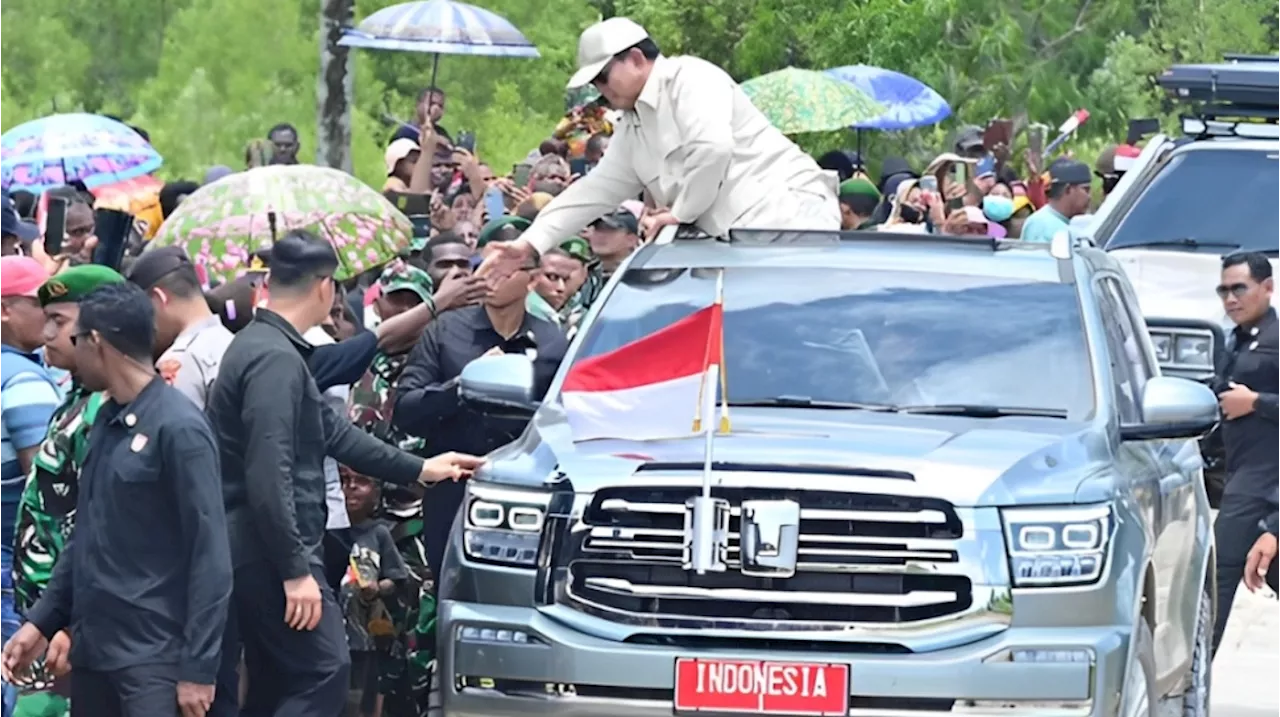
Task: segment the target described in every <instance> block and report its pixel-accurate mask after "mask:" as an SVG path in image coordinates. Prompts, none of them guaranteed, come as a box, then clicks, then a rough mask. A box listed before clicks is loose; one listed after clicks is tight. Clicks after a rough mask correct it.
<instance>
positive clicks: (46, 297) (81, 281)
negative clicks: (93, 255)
mask: <svg viewBox="0 0 1280 717" xmlns="http://www.w3.org/2000/svg"><path fill="white" fill-rule="evenodd" d="M121 283H124V277H123V276H121V275H120V272H118V271H116V270H115V269H112V268H111V267H109V266H103V265H101V264H81V265H80V266H73V267H71V268H70V269H67V270H66V271H63V272H59V273H58V274H55V275H53V276H52V277H50V278H49V280H48V281H46V282H44V283H43V284H41V285H40V290H39V292H38V293H39V298H40V305H41V306H48V305H49V304H59V303H65V302H78V301H80V300H81V299H83V298H84V297H85V296H87V295H88V294H89V293H90V292H92V291H93V290H94V289H97V288H98V287H101V286H106V285H107V284H121Z"/></svg>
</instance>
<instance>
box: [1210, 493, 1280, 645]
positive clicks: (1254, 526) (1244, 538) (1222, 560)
mask: <svg viewBox="0 0 1280 717" xmlns="http://www.w3.org/2000/svg"><path fill="white" fill-rule="evenodd" d="M1275 510H1276V506H1275V505H1274V504H1272V503H1270V502H1268V501H1266V500H1263V499H1262V498H1254V497H1252V496H1247V495H1232V494H1230V493H1228V494H1227V495H1224V496H1223V497H1222V503H1221V505H1220V507H1219V508H1218V519H1217V520H1216V521H1215V522H1214V524H1213V539H1214V543H1215V545H1216V546H1217V551H1218V552H1217V565H1216V566H1215V567H1216V570H1217V578H1218V619H1217V621H1216V622H1215V624H1214V626H1213V651H1214V653H1215V654H1216V653H1217V652H1218V644H1219V643H1221V642H1222V635H1223V633H1224V632H1226V629H1227V618H1229V617H1231V603H1232V602H1233V601H1234V600H1235V597H1236V589H1237V588H1238V587H1239V585H1240V580H1241V579H1243V577H1244V563H1245V559H1246V558H1247V557H1248V556H1249V549H1250V548H1252V547H1253V544H1254V543H1255V542H1257V540H1258V538H1259V537H1260V536H1261V535H1262V527H1261V525H1259V524H1260V523H1261V522H1262V520H1263V519H1264V518H1266V517H1267V516H1269V515H1270V514H1271V513H1273V512H1275ZM1276 563H1277V561H1275V560H1273V561H1271V568H1270V569H1269V570H1268V571H1267V585H1268V586H1270V587H1271V590H1272V591H1273V592H1280V589H1278V588H1277V582H1278V581H1280V566H1277V564H1276Z"/></svg>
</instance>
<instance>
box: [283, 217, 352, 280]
mask: <svg viewBox="0 0 1280 717" xmlns="http://www.w3.org/2000/svg"><path fill="white" fill-rule="evenodd" d="M268 263H269V265H270V267H271V275H272V276H273V277H276V278H277V279H279V280H280V281H281V283H284V284H291V283H293V282H294V281H297V280H298V279H301V278H303V277H305V276H316V277H319V276H325V275H332V274H333V273H334V271H336V270H337V268H338V253H337V251H335V250H334V248H333V245H332V244H330V243H329V242H328V241H326V240H324V239H321V238H320V237H318V236H316V235H315V234H312V233H311V232H309V231H306V230H303V229H295V230H293V231H291V232H289V233H288V234H285V235H284V236H283V237H281V238H280V240H279V241H277V242H276V243H275V244H274V245H272V247H271V258H270V260H269V262H268Z"/></svg>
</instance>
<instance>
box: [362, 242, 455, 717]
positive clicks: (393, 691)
mask: <svg viewBox="0 0 1280 717" xmlns="http://www.w3.org/2000/svg"><path fill="white" fill-rule="evenodd" d="M378 283H379V284H381V287H382V292H383V293H384V294H388V293H391V292H393V291H402V290H408V291H413V292H414V293H417V294H418V295H419V296H420V297H422V298H423V299H424V300H426V301H430V300H431V291H432V283H431V278H430V277H429V276H427V273H426V272H425V271H422V270H421V269H418V268H416V267H412V266H408V265H405V264H403V263H402V262H396V263H395V264H392V265H391V266H390V267H388V268H387V269H386V270H385V271H383V273H382V276H381V277H380V278H379V279H378ZM408 358H409V354H408V353H407V352H406V353H403V354H397V355H390V354H387V353H384V352H382V351H379V352H378V354H377V355H376V356H375V357H374V359H373V363H372V364H371V365H370V367H369V370H368V371H367V372H366V373H365V375H364V377H363V378H361V379H360V382H359V383H357V384H355V385H354V386H353V387H352V389H351V396H350V398H349V399H348V411H349V415H350V418H351V422H352V423H353V424H355V425H356V426H357V427H359V428H361V429H362V430H364V431H366V432H368V433H370V434H372V435H374V436H376V437H378V438H380V439H382V440H384V441H386V442H387V443H390V444H392V445H394V446H397V447H399V448H400V449H401V450H404V451H408V452H410V453H413V454H415V455H421V456H425V455H426V447H427V442H426V441H425V440H424V439H422V438H417V437H414V436H410V435H407V434H405V433H404V432H403V431H400V430H399V429H398V428H396V427H395V426H393V425H392V424H391V412H392V409H393V408H394V406H395V383H396V380H397V379H399V378H400V372H401V371H403V370H404V365H405V362H406V361H407V360H408ZM379 513H380V517H381V518H382V519H383V520H385V521H386V522H387V524H388V527H389V528H390V529H391V537H392V539H393V540H394V541H395V544H396V548H397V549H398V550H399V551H400V556H401V557H402V558H403V559H404V563H405V567H406V568H408V571H409V579H408V580H406V581H404V586H403V588H402V589H401V590H399V591H397V592H396V593H395V594H394V595H392V596H390V597H387V598H386V599H385V601H384V602H385V604H386V607H387V611H388V613H390V615H391V622H392V625H393V627H394V630H395V633H396V639H395V640H393V641H392V643H391V645H390V649H389V651H388V652H387V653H386V654H385V655H384V657H385V658H386V659H384V660H381V663H382V667H383V669H382V674H381V676H380V678H379V682H380V686H381V690H382V694H383V695H385V697H384V703H383V714H387V715H395V716H396V717H402V716H403V717H413V716H414V715H425V714H426V712H427V692H428V689H429V687H430V682H431V673H430V669H429V666H430V663H431V661H432V660H434V659H435V614H436V603H435V577H434V576H433V575H432V574H431V570H430V568H428V567H427V557H426V544H425V543H424V542H423V539H422V493H421V491H420V490H415V489H411V488H405V487H402V486H397V485H392V484H389V483H384V484H383V485H382V505H381V506H380V509H379Z"/></svg>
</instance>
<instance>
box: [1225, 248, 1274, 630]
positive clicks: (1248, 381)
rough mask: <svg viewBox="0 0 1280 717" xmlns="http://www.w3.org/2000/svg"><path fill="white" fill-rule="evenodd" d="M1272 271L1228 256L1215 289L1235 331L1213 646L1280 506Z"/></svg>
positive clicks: (1250, 258)
mask: <svg viewBox="0 0 1280 717" xmlns="http://www.w3.org/2000/svg"><path fill="white" fill-rule="evenodd" d="M1271 275H1272V269H1271V263H1270V261H1268V260H1267V257H1266V256H1264V255H1262V254H1259V253H1256V252H1250V253H1241V254H1232V255H1229V256H1227V257H1225V258H1224V259H1223V261H1222V278H1221V280H1220V282H1219V284H1218V287H1217V293H1218V297H1219V298H1220V299H1221V300H1222V306H1223V309H1224V310H1225V311H1226V313H1227V316H1228V318H1230V319H1231V320H1232V321H1233V322H1234V323H1235V324H1236V328H1235V330H1234V331H1232V333H1231V335H1230V336H1229V337H1228V339H1227V356H1226V360H1225V361H1224V362H1223V365H1222V366H1221V367H1220V368H1219V371H1218V376H1217V380H1216V383H1217V385H1216V386H1215V390H1216V391H1217V393H1218V402H1219V405H1220V406H1221V408H1222V443H1223V448H1224V450H1225V453H1226V469H1227V483H1226V487H1225V488H1224V489H1223V495H1222V503H1221V505H1220V506H1219V510H1218V517H1217V519H1216V520H1215V521H1214V525H1213V533H1214V543H1215V547H1216V556H1217V583H1218V613H1217V620H1216V624H1215V629H1214V640H1213V647H1214V650H1215V651H1216V650H1217V647H1218V645H1219V643H1220V642H1221V640H1222V635H1223V633H1224V632H1225V630H1226V626H1227V619H1228V617H1229V616H1230V614H1231V605H1232V602H1233V601H1234V598H1235V593H1236V588H1237V586H1239V584H1240V577H1241V575H1242V573H1243V572H1244V567H1245V562H1246V559H1247V557H1248V554H1249V550H1250V549H1251V548H1252V547H1253V544H1254V543H1255V542H1256V541H1257V539H1258V537H1259V536H1261V535H1262V533H1263V532H1264V531H1265V530H1266V528H1265V524H1266V521H1267V519H1268V518H1269V517H1270V516H1272V515H1274V514H1275V513H1276V508H1277V504H1280V495H1278V493H1280V490H1278V488H1280V486H1278V481H1280V478H1278V477H1277V476H1278V475H1280V455H1278V454H1280V420H1278V418H1277V393H1278V392H1280V361H1277V322H1276V312H1275V309H1273V308H1271V297H1272V288H1273V284H1274V282H1273V279H1272V276H1271ZM1273 575H1274V573H1273ZM1273 587H1274V586H1273Z"/></svg>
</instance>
